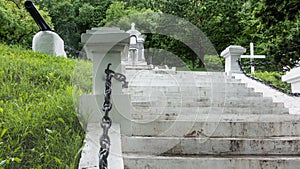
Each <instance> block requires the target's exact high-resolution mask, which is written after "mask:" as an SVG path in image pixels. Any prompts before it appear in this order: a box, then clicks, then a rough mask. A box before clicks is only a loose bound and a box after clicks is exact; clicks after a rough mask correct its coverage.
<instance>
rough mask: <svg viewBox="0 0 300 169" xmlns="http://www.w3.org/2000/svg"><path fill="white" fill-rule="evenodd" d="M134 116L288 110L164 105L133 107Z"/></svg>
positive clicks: (280, 111)
mask: <svg viewBox="0 0 300 169" xmlns="http://www.w3.org/2000/svg"><path fill="white" fill-rule="evenodd" d="M132 108H133V110H132V114H137V115H155V116H157V115H163V116H165V115H167V114H169V115H175V116H185V115H189V116H198V115H199V116H201V115H203V114H220V115H222V114H256V115H260V114H274V115H275V114H288V109H286V108H282V107H281V106H280V105H279V107H267V106H266V107H263V106H261V107H256V109H253V108H252V107H249V106H246V107H233V106H231V107H230V106H228V107H224V106H223V105H222V106H220V107H212V106H207V107H183V106H182V107H181V106H180V105H178V107H167V106H166V105H163V106H162V107H158V106H157V107H156V106H153V107H151V106H150V107H148V106H140V107H137V106H133V107H132Z"/></svg>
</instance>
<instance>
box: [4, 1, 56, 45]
mask: <svg viewBox="0 0 300 169" xmlns="http://www.w3.org/2000/svg"><path fill="white" fill-rule="evenodd" d="M23 3H24V2H23V1H18V0H1V1H0V25H1V29H0V42H5V43H7V44H16V43H17V44H20V45H22V46H24V47H27V48H29V47H31V43H32V38H33V36H34V34H35V33H37V32H38V30H39V29H38V26H37V25H36V23H35V22H34V20H33V19H32V17H31V16H30V14H29V13H28V12H27V11H26V9H25V7H24V5H23ZM39 11H40V13H41V14H42V15H43V17H44V18H45V20H46V21H47V22H48V23H49V24H50V25H51V19H50V17H49V16H48V14H47V13H46V12H45V11H42V10H39Z"/></svg>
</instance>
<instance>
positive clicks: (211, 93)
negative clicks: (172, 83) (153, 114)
mask: <svg viewBox="0 0 300 169" xmlns="http://www.w3.org/2000/svg"><path fill="white" fill-rule="evenodd" d="M123 91H124V92H125V93H127V94H130V95H131V96H132V97H135V96H141V97H152V96H168V97H172V98H173V97H192V98H201V97H209V98H220V97H221V98H224V97H247V96H251V97H253V96H257V97H262V93H258V92H254V91H253V90H252V89H238V88H236V89H229V90H212V89H201V90H199V89H197V88H194V89H193V90H192V89H191V90H190V91H186V90H181V89H174V90H173V89H172V88H168V89H167V90H163V89H162V90H159V89H157V90H152V89H138V88H136V89H125V90H123Z"/></svg>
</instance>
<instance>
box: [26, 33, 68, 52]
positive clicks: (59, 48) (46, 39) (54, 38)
mask: <svg viewBox="0 0 300 169" xmlns="http://www.w3.org/2000/svg"><path fill="white" fill-rule="evenodd" d="M32 50H33V51H34V52H40V53H45V54H47V55H53V56H63V57H67V54H66V52H65V49H64V41H63V40H62V38H61V37H60V36H59V35H58V34H57V33H55V32H52V31H40V32H38V33H37V34H35V35H34V37H33V40H32Z"/></svg>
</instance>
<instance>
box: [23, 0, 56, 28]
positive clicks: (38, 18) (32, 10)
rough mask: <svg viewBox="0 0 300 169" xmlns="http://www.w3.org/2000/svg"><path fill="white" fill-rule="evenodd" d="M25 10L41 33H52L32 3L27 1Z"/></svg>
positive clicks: (29, 0)
mask: <svg viewBox="0 0 300 169" xmlns="http://www.w3.org/2000/svg"><path fill="white" fill-rule="evenodd" d="M24 5H25V8H26V9H27V11H28V12H29V13H30V15H31V16H32V18H33V19H34V21H35V23H36V24H37V25H38V26H39V28H40V30H41V31H53V30H52V29H51V28H50V26H49V25H48V24H47V22H46V21H45V19H44V18H43V17H42V15H41V14H40V13H39V11H38V10H37V9H36V8H35V6H34V4H33V2H32V1H31V0H27V1H26V2H25V3H24Z"/></svg>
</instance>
